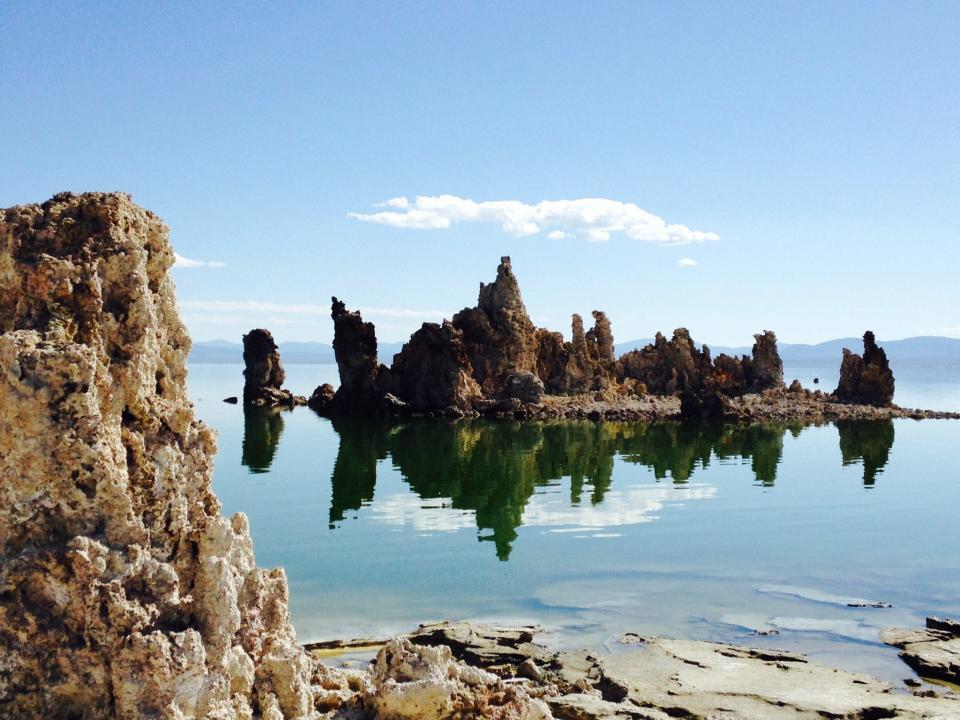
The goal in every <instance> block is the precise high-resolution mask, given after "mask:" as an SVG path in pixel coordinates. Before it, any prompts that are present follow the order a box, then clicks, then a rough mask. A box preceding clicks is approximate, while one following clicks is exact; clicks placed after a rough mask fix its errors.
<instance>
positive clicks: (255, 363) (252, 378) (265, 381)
mask: <svg viewBox="0 0 960 720" xmlns="http://www.w3.org/2000/svg"><path fill="white" fill-rule="evenodd" d="M243 364H244V369H243V377H244V383H243V404H244V405H245V406H246V407H277V406H287V407H292V406H294V405H305V404H306V402H307V399H306V398H304V397H300V396H299V395H294V394H293V393H292V392H290V391H289V390H284V389H283V381H284V380H286V377H287V374H286V372H285V371H284V369H283V364H282V363H281V362H280V352H279V351H278V350H277V344H276V343H275V342H274V341H273V335H271V334H270V331H269V330H264V329H262V328H257V329H256V330H251V331H250V332H248V333H247V334H246V335H244V336H243Z"/></svg>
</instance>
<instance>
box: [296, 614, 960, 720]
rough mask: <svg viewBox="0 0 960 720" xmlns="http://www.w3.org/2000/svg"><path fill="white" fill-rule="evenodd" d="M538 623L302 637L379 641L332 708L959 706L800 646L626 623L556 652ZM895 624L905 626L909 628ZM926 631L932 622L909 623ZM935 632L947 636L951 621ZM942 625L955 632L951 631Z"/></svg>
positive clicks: (811, 714)
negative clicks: (692, 635)
mask: <svg viewBox="0 0 960 720" xmlns="http://www.w3.org/2000/svg"><path fill="white" fill-rule="evenodd" d="M944 623H946V624H947V625H948V626H949V624H950V623H951V621H942V620H941V621H940V625H939V627H944ZM928 624H929V621H928ZM954 626H955V623H954ZM540 632H541V628H538V627H532V626H525V627H507V628H504V627H492V626H488V625H480V624H472V623H449V622H441V623H432V624H427V625H421V626H420V627H419V628H417V629H416V630H415V631H414V632H412V633H410V634H408V635H404V636H399V637H395V638H389V639H383V640H369V639H366V640H356V641H347V642H341V643H338V642H330V643H315V644H312V645H306V646H305V649H306V650H307V652H308V654H311V655H314V656H316V657H318V658H328V657H329V656H330V651H331V649H335V648H337V647H339V648H343V649H345V650H347V649H356V648H358V647H359V648H363V649H366V650H372V649H377V648H379V652H378V654H377V657H376V659H375V660H374V661H373V663H371V665H370V667H368V668H365V669H346V670H341V671H340V672H341V673H342V677H343V678H344V681H343V685H341V686H340V687H337V688H333V687H331V688H330V690H329V692H330V695H329V696H328V698H327V702H328V703H329V705H330V706H331V708H332V706H334V705H336V710H332V709H331V715H332V716H333V717H351V716H355V717H365V716H366V715H365V713H369V712H373V713H375V714H376V716H377V717H381V718H396V719H401V718H402V719H407V718H409V719H410V720H413V719H414V718H454V717H484V718H557V719H558V720H620V719H623V720H627V719H631V718H633V719H637V718H640V719H643V720H668V718H677V717H682V718H689V719H690V720H698V719H702V720H713V719H718V720H719V719H724V720H726V719H731V720H732V719H734V718H750V719H752V720H765V719H770V720H773V719H775V718H784V717H790V718H797V719H798V720H800V719H803V718H817V719H818V720H820V719H822V718H849V719H850V720H872V719H873V718H894V717H896V718H915V719H919V718H952V717H957V716H960V715H958V714H960V694H958V693H956V692H954V691H953V690H951V689H950V688H949V687H938V686H934V685H930V684H929V683H927V684H924V683H923V682H921V681H920V680H917V679H915V678H907V679H906V680H905V681H904V684H903V685H902V686H900V687H896V686H894V685H892V684H890V683H885V682H882V681H880V680H877V679H876V678H873V677H871V676H869V675H864V674H862V673H851V672H847V671H843V670H837V669H835V668H831V667H828V666H826V665H821V664H818V663H814V662H811V661H809V660H807V658H806V657H804V656H803V655H802V654H799V653H794V652H785V651H780V650H775V649H770V648H750V647H744V646H739V645H730V644H726V643H713V642H705V641H695V640H674V639H670V638H663V637H641V636H639V635H636V634H633V633H627V634H625V635H623V636H622V637H621V638H620V641H619V645H620V648H619V649H618V650H617V651H616V652H607V653H603V654H601V653H596V652H594V651H589V650H574V651H560V652H554V651H550V650H548V649H547V648H546V647H544V646H543V645H541V644H539V643H537V642H536V636H537V634H538V633H540ZM892 632H893V633H899V635H898V636H897V637H899V638H903V637H905V634H906V633H908V632H909V631H892ZM924 632H927V633H929V632H931V631H929V630H928V631H915V634H918V635H919V634H922V633H924ZM932 632H935V633H939V634H940V635H942V636H946V635H948V634H950V633H951V632H952V631H950V630H935V631H932ZM950 637H951V638H952V639H951V640H950V641H951V642H960V640H956V638H957V635H956V634H951V635H950ZM944 642H945V641H944ZM904 659H905V660H906V661H907V662H908V664H910V665H911V666H915V664H914V663H913V662H912V661H911V660H910V659H908V657H907V656H905V658H904ZM928 667H929V666H928ZM938 667H941V668H942V667H943V666H942V664H941V665H940V666H938ZM400 668H402V671H401V672H399V673H398V672H397V669H400ZM946 675H947V676H946V677H944V673H942V672H941V674H939V675H937V674H934V675H929V677H933V678H940V679H944V680H948V681H952V682H953V683H956V682H957V681H958V680H960V671H958V669H957V668H956V667H954V668H953V669H952V674H951V671H949V670H948V671H947V672H946ZM354 713H355V715H353V714H354Z"/></svg>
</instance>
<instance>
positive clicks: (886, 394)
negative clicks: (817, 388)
mask: <svg viewBox="0 0 960 720" xmlns="http://www.w3.org/2000/svg"><path fill="white" fill-rule="evenodd" d="M893 392H894V379H893V371H892V370H891V369H890V363H889V362H888V361H887V354H886V353H885V352H884V351H883V348H881V347H878V346H877V342H876V338H875V337H874V335H873V333H872V332H871V331H869V330H867V332H865V333H864V335H863V356H862V357H861V356H860V355H857V354H855V353H853V352H850V351H849V350H847V349H846V348H844V349H843V362H842V363H841V364H840V383H839V384H838V385H837V389H836V390H834V391H833V394H834V396H835V397H836V398H837V399H838V400H840V401H841V402H847V403H860V404H864V405H876V406H879V407H883V406H886V405H890V404H891V403H892V402H893Z"/></svg>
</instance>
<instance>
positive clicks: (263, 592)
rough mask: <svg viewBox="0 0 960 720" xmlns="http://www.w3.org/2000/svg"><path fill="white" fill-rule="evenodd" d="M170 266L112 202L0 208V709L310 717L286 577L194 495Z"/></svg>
mask: <svg viewBox="0 0 960 720" xmlns="http://www.w3.org/2000/svg"><path fill="white" fill-rule="evenodd" d="M173 262H174V255H173V249H172V248H171V247H170V244H169V241H168V239H167V228H166V227H165V225H164V224H163V223H162V221H161V220H160V219H159V218H158V217H156V216H155V215H153V214H152V213H150V212H148V211H146V210H144V209H142V208H140V207H138V206H137V205H135V204H134V203H133V202H132V201H131V199H130V198H129V196H127V195H123V194H118V193H112V194H111V193H89V194H83V195H74V194H70V193H63V194H60V195H57V196H54V198H52V199H51V200H49V201H48V202H46V203H44V204H42V205H24V206H19V207H14V208H9V209H7V210H3V211H0V717H17V718H37V719H40V718H43V719H47V718H53V717H58V718H66V717H72V718H107V717H120V718H142V717H158V718H159V717H162V718H173V717H210V718H212V717H216V718H249V717H252V716H254V715H256V716H261V717H270V718H278V717H286V718H305V717H310V716H312V715H313V714H314V712H315V692H314V690H313V689H312V687H311V684H312V675H313V673H314V668H313V664H312V662H311V661H310V659H309V657H308V656H307V655H306V654H305V653H304V651H303V650H302V649H301V648H300V647H299V646H298V645H297V644H296V639H295V636H294V632H293V628H292V626H291V625H290V618H289V612H288V609H287V584H286V578H285V576H284V573H283V571H282V570H264V569H261V568H258V567H256V564H255V561H254V554H253V548H252V544H251V540H250V535H249V530H248V525H247V519H246V517H245V516H244V515H243V514H236V515H234V516H233V517H232V518H229V519H228V518H225V517H223V516H222V515H221V514H220V504H219V502H218V501H217V498H216V497H215V496H214V495H213V493H212V491H211V486H210V481H211V474H212V458H213V455H214V452H215V439H214V435H213V433H212V432H211V431H210V430H209V429H208V428H207V427H206V426H204V425H203V424H202V423H200V422H198V421H197V420H196V418H195V417H194V413H193V407H192V405H191V404H190V402H189V400H188V399H187V395H186V369H185V360H186V355H187V351H188V350H189V347H190V340H189V338H188V337H187V334H186V331H185V330H184V327H183V325H182V324H181V322H180V318H179V315H178V312H177V307H176V302H175V298H174V288H173V282H172V280H171V278H170V276H169V274H168V272H167V271H168V269H169V268H170V267H171V266H172V265H173Z"/></svg>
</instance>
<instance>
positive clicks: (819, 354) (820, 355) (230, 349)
mask: <svg viewBox="0 0 960 720" xmlns="http://www.w3.org/2000/svg"><path fill="white" fill-rule="evenodd" d="M650 342H652V340H630V341H628V342H623V343H617V346H616V348H617V355H622V354H623V353H625V352H629V351H630V350H633V349H635V348H641V347H643V346H644V345H646V344H647V343H650ZM879 344H880V345H881V347H883V349H884V350H886V351H887V357H889V358H890V362H891V363H893V364H894V366H896V365H897V364H913V363H917V362H922V363H924V364H930V363H936V364H939V363H943V364H950V365H954V364H958V363H960V339H955V338H947V337H936V336H923V337H913V338H906V339H905V340H881V341H880V342H879ZM279 346H280V357H281V358H282V360H283V362H284V363H286V364H291V365H305V364H306V365H313V364H324V363H333V362H335V360H334V356H333V347H332V346H330V345H327V344H326V343H318V342H284V343H279ZM402 347H403V343H380V345H379V355H380V358H381V360H383V361H385V362H388V363H389V362H390V360H391V359H392V358H393V356H394V354H396V353H398V352H400V348H402ZM751 347H752V346H750V345H746V346H744V347H723V346H720V345H716V346H714V345H710V352H711V353H712V355H713V356H714V357H716V356H717V355H719V354H720V353H727V354H728V355H748V354H750V350H751ZM778 347H779V349H780V356H781V357H782V358H783V361H784V362H785V363H787V364H788V365H801V366H802V365H824V364H826V365H833V364H837V365H838V366H839V364H840V357H841V354H842V352H843V348H845V347H846V348H850V349H851V350H853V351H854V352H861V351H862V349H863V343H862V341H861V340H860V338H842V339H839V340H827V341H826V342H822V343H818V344H817V345H802V344H793V343H780V344H779V346H778ZM188 360H189V362H191V363H198V364H229V363H240V364H242V363H243V346H242V345H241V344H240V343H234V342H228V341H226V340H211V341H207V342H195V343H194V344H193V350H191V351H190V357H189V359H188Z"/></svg>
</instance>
